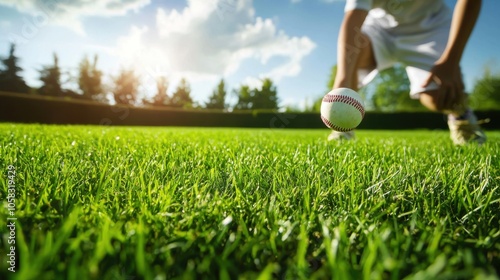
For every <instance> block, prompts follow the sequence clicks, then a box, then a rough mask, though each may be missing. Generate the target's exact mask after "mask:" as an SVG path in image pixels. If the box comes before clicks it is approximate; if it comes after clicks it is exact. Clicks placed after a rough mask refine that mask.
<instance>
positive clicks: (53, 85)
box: [38, 53, 64, 96]
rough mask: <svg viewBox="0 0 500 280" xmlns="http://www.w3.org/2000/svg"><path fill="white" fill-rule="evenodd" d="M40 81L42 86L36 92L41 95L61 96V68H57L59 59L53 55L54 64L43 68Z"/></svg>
mask: <svg viewBox="0 0 500 280" xmlns="http://www.w3.org/2000/svg"><path fill="white" fill-rule="evenodd" d="M40 80H41V81H42V83H43V85H42V86H41V87H40V89H39V90H38V92H39V93H40V94H43V95H52V96H63V93H64V92H63V89H62V86H61V68H60V67H59V59H58V58H57V54H55V53H54V64H53V65H50V66H45V67H43V69H42V70H41V71H40Z"/></svg>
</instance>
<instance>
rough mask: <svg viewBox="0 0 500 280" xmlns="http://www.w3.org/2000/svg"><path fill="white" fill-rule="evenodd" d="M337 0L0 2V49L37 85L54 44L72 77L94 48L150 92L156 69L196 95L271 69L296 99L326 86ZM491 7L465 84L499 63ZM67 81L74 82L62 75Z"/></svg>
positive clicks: (109, 70) (299, 102) (494, 5)
mask: <svg viewBox="0 0 500 280" xmlns="http://www.w3.org/2000/svg"><path fill="white" fill-rule="evenodd" d="M446 3H447V4H448V5H450V6H452V7H453V6H454V5H455V1H448V0H447V1H446ZM344 5H345V2H344V1H339V0H335V1H332V0H302V1H297V0H272V1H269V0H267V1H265V0H254V1H252V0H189V1H186V0H169V1H155V0H128V1H117V0H96V1H93V2H92V3H90V2H89V1H84V0H76V1H63V0H18V1H11V0H0V56H5V55H7V51H8V46H9V42H10V41H12V40H14V41H16V42H17V44H18V48H17V55H18V56H19V57H20V58H21V66H22V67H23V68H24V73H23V75H24V77H25V78H26V80H27V81H28V84H30V85H31V86H39V85H40V82H39V80H38V71H37V70H38V69H40V68H41V67H43V65H48V64H51V62H52V54H53V53H54V52H55V53H57V54H58V56H59V59H60V64H61V66H62V67H63V70H64V72H65V73H69V74H72V75H73V76H74V75H75V74H76V70H77V67H78V64H79V62H80V61H81V60H82V58H83V57H84V55H88V56H93V55H95V54H97V55H98V56H99V59H100V60H99V64H98V66H99V68H100V69H101V70H103V71H104V72H105V73H106V74H107V77H106V79H107V82H108V83H109V82H110V79H111V76H112V75H116V74H117V73H118V71H119V69H120V68H122V67H134V68H135V69H136V71H137V72H138V73H139V74H140V75H141V77H142V79H143V87H142V88H141V90H142V92H145V93H150V92H153V91H154V77H156V76H158V75H165V76H167V77H168V78H169V79H170V81H171V85H170V90H169V92H172V91H173V90H174V87H175V86H176V84H177V82H178V80H179V79H180V78H181V77H186V78H187V79H188V81H189V82H190V83H191V86H192V90H193V96H194V99H195V100H196V101H198V102H200V103H203V102H204V101H206V100H207V98H208V96H209V95H210V94H211V92H212V91H213V89H214V88H215V86H216V84H217V83H218V81H219V80H220V79H221V78H224V79H225V80H226V82H227V84H228V88H229V89H233V88H237V87H238V86H239V85H240V84H242V83H245V84H250V85H252V86H258V84H259V79H261V78H263V77H271V78H272V79H273V80H274V81H275V82H276V83H277V87H278V94H279V97H280V100H281V104H282V105H293V106H299V107H301V106H303V105H304V103H305V102H306V100H308V102H311V101H312V100H314V99H316V98H317V97H319V96H322V95H323V94H324V93H325V91H326V84H327V80H328V74H329V71H330V68H331V67H332V65H334V64H335V63H336V40H337V36H338V29H339V26H340V23H341V21H342V17H343V8H344ZM497 11H500V1H497V0H484V1H483V9H482V12H481V15H480V18H479V21H478V23H477V26H476V29H475V30H474V33H473V35H472V37H471V39H470V41H469V43H468V45H467V49H466V51H465V54H464V57H463V60H462V68H463V72H464V75H465V77H466V79H465V81H466V87H467V88H468V89H471V88H472V86H473V84H474V81H475V80H476V79H477V78H479V77H480V76H481V75H482V73H483V69H484V67H485V65H488V66H490V67H491V68H492V69H493V70H494V71H498V69H499V67H498V65H497V63H498V58H499V56H500V52H499V51H498V48H499V45H500V36H498V34H500V33H499V32H498V30H497V28H498V26H500V17H498V15H497ZM65 79H67V80H68V81H69V84H68V86H69V87H74V86H75V84H74V83H73V84H72V83H71V80H70V79H69V75H68V76H66V77H65ZM229 101H230V102H231V101H232V102H234V101H235V97H234V96H231V97H230V99H229Z"/></svg>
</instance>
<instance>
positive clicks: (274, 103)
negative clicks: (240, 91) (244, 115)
mask: <svg viewBox="0 0 500 280" xmlns="http://www.w3.org/2000/svg"><path fill="white" fill-rule="evenodd" d="M253 92H254V93H253V98H252V109H278V92H277V90H276V86H274V84H273V81H272V80H271V79H269V78H265V79H264V80H263V81H262V88H261V89H254V90H253Z"/></svg>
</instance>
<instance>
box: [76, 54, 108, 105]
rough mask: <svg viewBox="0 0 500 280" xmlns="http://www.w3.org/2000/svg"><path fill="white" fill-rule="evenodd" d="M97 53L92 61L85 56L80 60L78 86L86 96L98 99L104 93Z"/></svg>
mask: <svg viewBox="0 0 500 280" xmlns="http://www.w3.org/2000/svg"><path fill="white" fill-rule="evenodd" d="M97 61H98V57H97V55H96V56H94V61H93V62H92V63H91V62H90V61H89V59H88V58H87V57H86V56H85V57H84V58H83V60H82V62H80V67H79V72H80V73H79V77H78V86H79V87H80V90H81V91H82V93H83V97H84V98H88V99H97V98H98V97H99V96H100V95H102V94H103V92H104V90H103V86H102V71H100V70H98V69H97Z"/></svg>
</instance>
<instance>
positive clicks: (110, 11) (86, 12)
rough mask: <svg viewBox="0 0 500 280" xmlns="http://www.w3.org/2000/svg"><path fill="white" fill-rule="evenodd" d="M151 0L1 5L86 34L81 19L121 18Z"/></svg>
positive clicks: (20, 0) (38, 0) (1, 0)
mask: <svg viewBox="0 0 500 280" xmlns="http://www.w3.org/2000/svg"><path fill="white" fill-rule="evenodd" d="M150 1H151V0H126V1H120V0H95V1H88V0H72V1H62V0H17V1H12V0H0V5H3V6H7V7H12V8H15V9H17V10H18V11H19V12H21V13H26V14H30V15H32V16H33V17H34V18H38V20H39V21H44V22H46V23H48V22H50V23H52V24H56V25H62V26H65V27H68V28H71V29H73V30H74V31H76V32H78V33H80V34H84V33H85V31H84V28H83V26H82V23H81V19H82V18H84V17H87V16H101V17H107V16H121V15H125V14H127V13H128V12H129V11H136V12H137V11H138V10H140V9H141V8H142V7H144V6H146V5H148V4H149V3H150Z"/></svg>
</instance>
